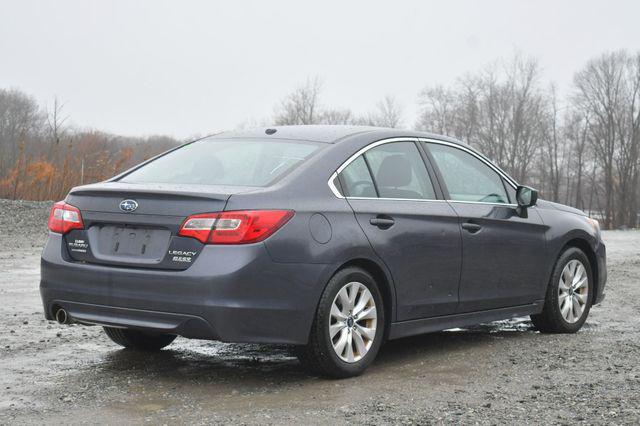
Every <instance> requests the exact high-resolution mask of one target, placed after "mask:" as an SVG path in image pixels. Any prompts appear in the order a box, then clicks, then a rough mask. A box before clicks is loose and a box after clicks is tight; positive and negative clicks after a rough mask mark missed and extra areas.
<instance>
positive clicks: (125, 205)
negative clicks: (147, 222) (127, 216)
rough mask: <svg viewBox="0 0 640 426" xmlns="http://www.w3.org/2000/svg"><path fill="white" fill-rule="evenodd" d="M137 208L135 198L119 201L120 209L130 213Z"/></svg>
mask: <svg viewBox="0 0 640 426" xmlns="http://www.w3.org/2000/svg"><path fill="white" fill-rule="evenodd" d="M137 208H138V202H137V201H136V200H122V201H120V210H122V211H123V212H126V213H131V212H132V211H134V210H135V209H137Z"/></svg>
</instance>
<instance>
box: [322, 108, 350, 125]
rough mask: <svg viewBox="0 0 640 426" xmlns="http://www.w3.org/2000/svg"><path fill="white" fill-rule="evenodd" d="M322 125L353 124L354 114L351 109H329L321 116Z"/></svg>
mask: <svg viewBox="0 0 640 426" xmlns="http://www.w3.org/2000/svg"><path fill="white" fill-rule="evenodd" d="M319 122H320V123H321V124H353V122H354V117H353V113H352V112H351V110H349V109H328V110H325V111H322V113H321V114H320V120H319Z"/></svg>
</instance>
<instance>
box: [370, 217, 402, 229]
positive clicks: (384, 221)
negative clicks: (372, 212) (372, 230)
mask: <svg viewBox="0 0 640 426" xmlns="http://www.w3.org/2000/svg"><path fill="white" fill-rule="evenodd" d="M369 223H370V224H372V225H373V226H377V227H378V228H380V229H387V228H391V227H392V226H393V224H394V223H396V221H395V220H393V218H392V217H390V216H382V215H380V216H376V217H372V218H371V219H369Z"/></svg>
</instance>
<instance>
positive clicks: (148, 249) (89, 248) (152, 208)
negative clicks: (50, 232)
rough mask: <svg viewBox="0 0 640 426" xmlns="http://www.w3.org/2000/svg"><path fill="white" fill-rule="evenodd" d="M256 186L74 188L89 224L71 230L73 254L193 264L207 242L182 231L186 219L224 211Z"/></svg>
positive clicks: (166, 265)
mask: <svg viewBox="0 0 640 426" xmlns="http://www.w3.org/2000/svg"><path fill="white" fill-rule="evenodd" d="M252 189H253V188H248V187H225V186H204V185H167V184H162V185H155V184H129V183H119V182H105V183H99V184H93V185H87V186H83V187H79V188H74V189H73V190H72V191H71V192H70V193H69V195H68V197H67V199H66V202H67V203H69V204H71V205H73V206H75V207H77V208H78V209H80V212H81V214H82V219H83V222H84V229H82V230H73V231H71V232H70V233H68V234H66V235H65V242H66V244H67V253H68V255H69V257H70V259H71V260H74V261H80V262H86V263H96V264H103V265H113V266H129V267H141V268H154V269H173V270H183V269H187V268H188V267H189V266H190V265H191V264H192V263H193V261H195V259H196V258H197V256H198V255H199V253H200V251H201V250H202V248H203V245H202V243H200V242H199V241H197V240H195V239H193V238H185V237H180V236H178V230H179V228H180V225H181V224H182V222H183V221H184V220H185V219H186V218H187V216H190V215H192V214H197V213H208V212H217V211H223V210H224V208H225V205H226V203H227V200H228V199H229V197H230V196H231V195H232V194H234V193H239V192H248V191H251V190H252ZM123 203H124V204H126V205H123ZM132 206H135V208H133V207H132Z"/></svg>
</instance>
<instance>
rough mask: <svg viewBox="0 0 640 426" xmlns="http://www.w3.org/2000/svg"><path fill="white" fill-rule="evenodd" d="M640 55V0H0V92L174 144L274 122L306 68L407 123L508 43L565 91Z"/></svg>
mask: <svg viewBox="0 0 640 426" xmlns="http://www.w3.org/2000/svg"><path fill="white" fill-rule="evenodd" d="M618 49H628V50H630V51H639V50H640V2H639V1H636V0H629V1H611V0H608V1H604V0H603V1H593V0H581V1H573V0H564V1H557V0H556V1H540V0H538V1H533V0H519V1H513V0H508V1H497V0H483V1H479V0H478V1H472V0H467V1H464V0H454V1H442V0H441V1H424V0H423V1H385V2H382V1H372V0H369V1H344V0H343V1H333V0H324V1H314V2H311V1H300V0H297V1H285V0H282V1H264V0H263V1H240V0H236V1H231V0H229V1H213V0H209V1H191V0H182V1H177V0H176V1H159V0H153V1H142V0H137V1H130V0H123V1H119V0H118V1H116V0H101V1H95V0H93V1H92V0H73V1H71V0H55V1H53V0H52V1H44V0H43V1H32V0H20V1H17V0H15V1H12V0H0V88H18V89H21V90H23V91H25V92H27V93H28V94H30V95H33V96H34V97H35V98H36V99H37V100H38V101H39V102H40V103H42V104H43V105H48V106H49V108H51V106H52V104H53V99H54V97H56V96H57V97H58V99H59V100H60V101H62V102H64V112H65V114H67V115H69V116H70V120H71V121H70V122H71V123H73V124H74V125H76V126H79V127H81V128H95V129H99V130H104V131H108V132H113V133H118V134H123V135H131V136H145V135H154V134H166V135H170V136H173V137H177V138H180V139H188V138H189V137H193V136H196V135H205V134H209V133H213V132H216V131H220V130H227V129H233V128H236V127H238V126H239V125H251V124H253V123H255V124H262V123H269V122H270V119H271V118H272V117H273V113H274V108H275V107H276V106H277V104H278V103H279V102H280V100H281V99H282V98H283V97H284V96H285V95H286V94H287V93H289V92H290V91H291V90H292V89H293V88H295V87H296V86H298V85H300V84H301V83H303V82H304V81H306V80H307V79H308V78H309V77H314V76H318V77H320V78H321V79H322V82H323V89H322V98H321V103H322V104H323V105H325V106H327V107H336V108H351V109H352V110H353V111H355V112H356V113H365V112H367V111H369V110H371V109H372V108H373V107H374V105H375V104H376V102H378V101H379V100H380V99H382V98H383V97H384V96H386V95H389V94H391V95H395V96H396V97H397V99H398V101H399V102H400V104H401V105H402V107H403V111H404V115H403V121H404V124H405V126H406V127H412V126H413V123H415V120H416V117H417V111H418V106H417V98H418V93H419V92H420V91H421V90H422V89H423V88H424V87H425V86H432V85H435V84H443V85H447V84H451V83H453V82H454V81H455V79H456V78H457V77H459V76H460V75H462V74H464V73H467V72H473V71H478V70H480V69H482V68H483V67H485V66H487V64H489V63H491V62H493V61H495V60H498V59H500V58H507V57H510V56H512V55H513V54H514V53H515V52H521V53H523V54H525V55H531V56H534V57H536V58H538V60H539V61H540V63H541V65H542V68H543V72H544V77H545V79H546V80H548V81H553V82H555V84H556V85H557V86H558V87H559V89H560V90H561V91H563V90H564V91H569V90H570V88H571V82H572V79H573V74H574V73H575V72H576V71H577V70H579V69H580V68H581V67H582V66H584V64H585V63H586V61H587V60H589V58H592V57H594V56H596V55H598V54H600V53H602V52H605V51H611V50H618Z"/></svg>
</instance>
